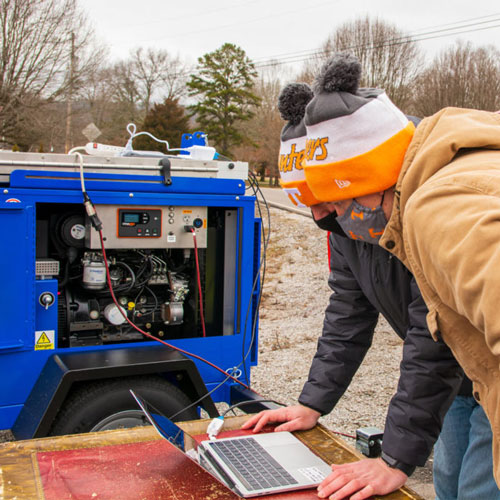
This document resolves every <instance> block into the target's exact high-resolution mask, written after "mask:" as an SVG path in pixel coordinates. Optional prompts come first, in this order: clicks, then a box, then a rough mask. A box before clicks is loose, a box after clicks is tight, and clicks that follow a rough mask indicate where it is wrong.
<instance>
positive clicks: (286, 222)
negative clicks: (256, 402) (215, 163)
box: [252, 208, 434, 499]
mask: <svg viewBox="0 0 500 500" xmlns="http://www.w3.org/2000/svg"><path fill="white" fill-rule="evenodd" d="M327 280H328V257H327V239H326V233H325V232H324V231H321V230H320V229H318V228H317V227H316V225H315V224H314V222H313V221H312V220H311V219H309V218H306V217H303V216H301V215H297V214H293V213H289V212H285V211H281V210H277V209H273V208H271V238H270V242H269V247H268V249H267V266H266V275H265V284H264V288H263V297H262V304H261V309H260V324H259V364H258V366H256V367H254V368H252V385H253V387H254V389H255V390H256V391H257V392H259V393H260V394H262V395H263V396H266V397H270V398H273V399H276V400H278V401H280V402H283V403H286V404H295V403H296V402H297V398H298V396H299V394H300V391H301V389H302V386H303V384H304V382H305V381H306V379H307V374H308V371H309V366H310V363H311V360H312V357H313V355H314V353H315V351H316V340H317V338H318V336H319V335H320V334H321V330H322V323H323V314H324V309H325V307H326V304H327V303H328V297H329V296H330V293H331V291H330V288H329V287H328V283H327ZM401 353H402V342H401V340H400V339H399V337H398V336H397V335H396V334H395V333H394V331H393V330H392V328H391V327H390V326H389V325H388V323H387V322H386V321H385V320H384V318H382V317H381V318H380V320H379V323H378V325H377V329H376V333H375V336H374V342H373V345H372V348H371V349H370V350H369V352H368V354H367V356H366V358H365V360H364V362H363V364H362V365H361V367H360V369H359V370H358V373H357V374H356V375H355V377H354V379H353V381H352V383H351V384H350V386H349V389H348V390H347V391H346V393H345V395H344V396H343V397H342V399H341V400H340V401H339V403H338V404H337V406H336V407H335V409H334V410H333V411H332V412H331V413H330V414H329V415H327V416H325V417H322V418H321V420H320V421H321V423H322V424H324V425H325V426H326V427H328V428H329V429H331V430H334V431H339V432H342V433H346V434H350V435H354V434H355V433H356V429H357V428H358V427H364V426H375V427H378V428H380V429H383V428H384V422H385V415H386V410H387V407H388V404H389V401H390V399H391V397H392V395H393V394H394V392H395V389H396V385H397V380H398V376H399V363H400V360H401ZM346 441H347V442H348V443H349V444H351V445H353V444H354V441H353V440H350V439H346ZM431 465H432V463H431V460H429V461H428V464H427V465H426V467H423V468H419V469H417V471H416V472H415V474H414V475H413V476H412V477H411V478H410V480H409V482H408V486H409V487H411V488H413V489H414V490H415V491H416V492H417V493H419V494H420V495H422V496H423V497H424V498H426V499H431V498H434V489H433V487H432V471H431Z"/></svg>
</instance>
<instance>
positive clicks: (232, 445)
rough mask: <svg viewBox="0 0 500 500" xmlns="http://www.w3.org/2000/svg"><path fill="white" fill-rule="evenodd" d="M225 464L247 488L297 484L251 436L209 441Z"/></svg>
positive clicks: (257, 488) (254, 488)
mask: <svg viewBox="0 0 500 500" xmlns="http://www.w3.org/2000/svg"><path fill="white" fill-rule="evenodd" d="M209 444H210V446H212V447H213V448H215V449H216V450H217V452H218V454H219V456H220V457H221V458H222V459H223V460H224V462H225V463H226V465H227V466H228V467H229V468H231V469H232V470H233V472H235V473H236V474H237V475H238V476H239V477H240V480H241V481H242V483H243V484H245V486H246V487H247V489H248V490H260V489H267V488H272V487H276V486H288V485H293V484H298V481H296V480H295V479H294V478H293V477H292V476H291V475H290V474H289V473H288V472H287V471H286V470H285V469H284V468H283V467H282V466H281V465H280V464H279V463H278V462H276V460H274V458H273V457H272V456H271V455H270V454H269V453H268V452H267V451H266V450H265V449H264V448H263V447H262V446H261V445H260V444H259V443H257V441H256V440H255V439H253V438H248V439H234V440H228V441H210V443H209Z"/></svg>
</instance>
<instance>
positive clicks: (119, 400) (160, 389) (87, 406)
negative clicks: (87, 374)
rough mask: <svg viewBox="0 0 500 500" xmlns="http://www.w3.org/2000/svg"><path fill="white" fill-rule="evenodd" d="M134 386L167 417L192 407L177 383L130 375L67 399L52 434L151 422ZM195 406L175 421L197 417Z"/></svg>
mask: <svg viewBox="0 0 500 500" xmlns="http://www.w3.org/2000/svg"><path fill="white" fill-rule="evenodd" d="M129 389H133V390H134V391H136V392H137V394H139V395H140V396H142V397H144V399H146V400H147V401H148V402H150V403H151V404H152V405H153V406H155V407H156V408H157V409H158V410H160V411H161V412H162V413H164V414H165V415H166V416H170V415H174V414H175V413H177V412H178V411H181V410H182V409H183V408H186V407H187V406H189V404H190V403H191V401H190V400H189V398H188V397H187V396H186V395H185V394H184V393H183V392H182V391H181V390H180V389H179V388H177V387H176V386H174V385H173V384H171V383H170V382H167V381H166V380H164V379H163V378H161V377H159V376H152V377H127V378H120V379H110V380H104V381H99V382H94V383H90V384H86V385H84V386H81V387H79V388H77V389H76V390H75V391H74V392H72V393H71V394H70V396H69V397H68V399H66V401H65V402H64V405H63V406H62V408H61V410H60V411H59V413H58V414H57V416H56V419H55V420H54V423H53V425H52V428H51V430H50V432H49V435H51V436H59V435H64V434H79V433H84V432H94V431H103V430H110V429H118V428H128V427H137V426H141V425H148V422H147V420H146V418H145V417H144V414H143V413H142V411H141V410H140V409H138V407H137V403H136V402H135V400H134V398H133V397H132V395H131V394H130V392H129ZM197 418H199V417H198V413H197V411H196V407H192V408H189V409H187V410H185V411H183V412H182V413H180V414H179V415H177V416H176V417H175V418H174V420H193V419H197Z"/></svg>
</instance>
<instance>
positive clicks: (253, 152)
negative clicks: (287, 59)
mask: <svg viewBox="0 0 500 500" xmlns="http://www.w3.org/2000/svg"><path fill="white" fill-rule="evenodd" d="M277 74H278V73H277V72H276V71H273V72H268V74H267V75H266V77H264V76H261V77H260V79H259V80H258V81H257V82H256V84H255V87H254V92H255V94H256V95H257V96H258V97H259V99H260V103H259V105H258V107H257V108H256V109H255V113H254V116H253V117H252V118H251V119H250V121H248V122H245V123H244V124H243V125H242V127H244V130H245V136H247V137H248V138H249V141H247V142H246V144H244V145H243V146H240V147H239V148H237V149H236V150H235V153H236V156H237V157H238V158H240V159H241V160H244V161H248V162H250V164H251V166H252V167H253V169H254V171H256V172H259V173H261V178H262V177H263V176H264V175H265V174H266V173H267V174H268V175H269V176H270V178H271V181H270V182H272V180H273V179H274V184H275V185H278V179H279V172H278V156H279V148H280V131H281V128H282V127H283V120H282V119H281V117H280V113H279V111H278V96H279V93H280V90H281V87H282V84H281V81H280V79H279V78H278V77H277V76H276V75H277Z"/></svg>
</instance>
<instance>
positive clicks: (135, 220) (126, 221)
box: [117, 208, 161, 238]
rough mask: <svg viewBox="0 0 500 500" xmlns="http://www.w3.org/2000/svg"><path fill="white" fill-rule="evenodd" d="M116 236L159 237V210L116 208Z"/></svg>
mask: <svg viewBox="0 0 500 500" xmlns="http://www.w3.org/2000/svg"><path fill="white" fill-rule="evenodd" d="M117 236H118V238H134V237H135V238H159V237H160V236H161V210H158V209H131V208H119V209H118V234H117Z"/></svg>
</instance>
